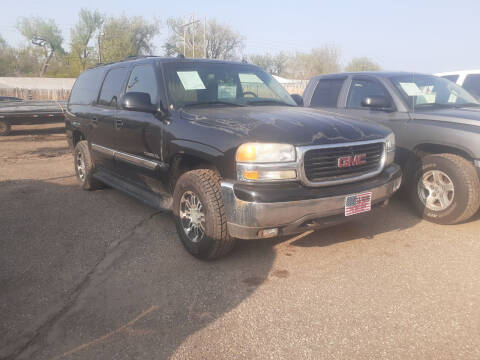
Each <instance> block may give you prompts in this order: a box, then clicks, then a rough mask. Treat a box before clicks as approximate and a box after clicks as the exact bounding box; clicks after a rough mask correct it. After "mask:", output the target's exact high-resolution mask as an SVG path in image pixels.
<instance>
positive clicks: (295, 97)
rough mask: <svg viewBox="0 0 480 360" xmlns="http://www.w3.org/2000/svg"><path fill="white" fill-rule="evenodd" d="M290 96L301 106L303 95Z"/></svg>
mask: <svg viewBox="0 0 480 360" xmlns="http://www.w3.org/2000/svg"><path fill="white" fill-rule="evenodd" d="M290 96H291V97H292V99H293V100H294V101H295V102H296V103H297V105H298V106H303V97H302V96H301V95H298V94H292V95H290Z"/></svg>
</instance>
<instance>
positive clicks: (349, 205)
mask: <svg viewBox="0 0 480 360" xmlns="http://www.w3.org/2000/svg"><path fill="white" fill-rule="evenodd" d="M370 210H372V193H371V192H368V193H363V194H355V195H348V196H347V197H346V198H345V216H351V215H356V214H360V213H364V212H367V211H370Z"/></svg>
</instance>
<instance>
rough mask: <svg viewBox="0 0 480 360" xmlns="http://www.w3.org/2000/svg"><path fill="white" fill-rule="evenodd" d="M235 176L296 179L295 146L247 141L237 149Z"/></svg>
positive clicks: (243, 178)
mask: <svg viewBox="0 0 480 360" xmlns="http://www.w3.org/2000/svg"><path fill="white" fill-rule="evenodd" d="M236 160H237V176H238V179H239V180H242V181H291V180H296V179H297V170H296V167H297V163H296V162H295V160H296V153H295V147H294V146H293V145H290V144H263V143H247V144H243V145H241V146H240V147H239V148H238V150H237V156H236Z"/></svg>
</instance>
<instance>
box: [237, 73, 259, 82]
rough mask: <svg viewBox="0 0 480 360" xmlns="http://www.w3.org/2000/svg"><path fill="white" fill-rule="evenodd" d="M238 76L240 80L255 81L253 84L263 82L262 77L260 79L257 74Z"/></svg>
mask: <svg viewBox="0 0 480 360" xmlns="http://www.w3.org/2000/svg"><path fill="white" fill-rule="evenodd" d="M238 77H239V78H240V82H242V83H253V84H263V81H262V79H260V78H259V77H258V76H257V75H255V74H242V73H240V74H238Z"/></svg>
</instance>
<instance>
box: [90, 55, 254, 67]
mask: <svg viewBox="0 0 480 360" xmlns="http://www.w3.org/2000/svg"><path fill="white" fill-rule="evenodd" d="M152 61H156V62H183V63H185V62H186V63H189V62H203V63H217V64H221V63H224V64H237V65H252V64H249V63H246V62H239V61H227V60H217V59H198V58H193V59H192V58H183V57H162V56H153V55H152V56H150V55H149V56H133V57H127V58H125V59H124V60H120V61H114V62H110V63H98V64H97V65H95V66H93V67H92V68H97V67H102V66H111V65H115V64H123V63H131V62H152Z"/></svg>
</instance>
